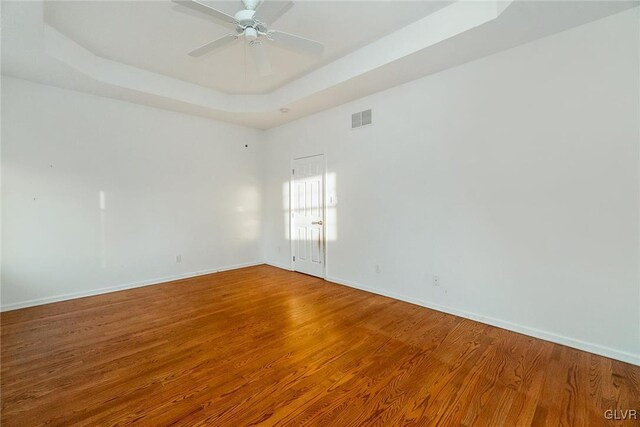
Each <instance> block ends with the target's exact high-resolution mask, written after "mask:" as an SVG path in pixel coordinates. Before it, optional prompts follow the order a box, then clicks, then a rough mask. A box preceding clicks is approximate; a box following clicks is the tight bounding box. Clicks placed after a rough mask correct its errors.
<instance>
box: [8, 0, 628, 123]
mask: <svg viewBox="0 0 640 427" xmlns="http://www.w3.org/2000/svg"><path fill="white" fill-rule="evenodd" d="M267 1H275V0H267ZM295 3H296V4H295V6H294V7H293V8H292V9H291V10H290V11H289V12H287V14H285V15H284V16H283V17H282V18H281V19H279V20H277V21H276V23H275V24H274V25H273V28H275V29H280V30H282V31H287V32H293V33H298V34H300V35H302V36H306V37H309V38H314V39H316V40H318V41H321V42H323V43H325V44H326V46H327V47H326V52H325V55H324V56H323V57H322V58H321V59H320V60H317V59H314V58H309V57H306V56H304V55H297V54H293V53H290V52H288V51H283V50H280V49H278V48H275V47H274V48H272V49H270V51H269V54H270V55H271V60H272V62H273V68H274V69H275V71H276V73H275V75H274V76H273V77H272V78H269V79H265V80H263V79H261V78H258V77H257V76H256V75H255V72H254V67H253V64H252V63H251V62H250V61H249V63H247V64H245V62H244V57H243V56H242V53H243V52H242V49H236V51H234V50H233V47H229V48H228V49H226V50H225V51H224V52H221V53H220V54H219V55H218V54H215V53H214V54H213V55H212V56H211V57H208V58H206V59H204V60H197V59H192V58H190V57H189V56H188V55H186V53H187V52H188V51H190V50H191V49H193V48H194V47H197V46H200V45H202V44H203V43H205V42H207V41H208V40H211V39H213V38H215V37H216V36H219V35H222V34H224V33H225V32H226V30H225V29H224V28H223V27H220V26H219V25H218V24H216V23H214V22H212V21H209V20H208V19H207V18H203V17H195V16H192V15H188V14H184V13H180V12H178V11H176V10H175V8H176V7H177V6H176V5H174V4H173V3H171V2H169V1H126V2H120V1H112V2H111V1H110V2H96V1H91V0H89V1H82V0H81V1H73V2H56V1H46V2H42V1H4V0H3V1H2V2H1V3H0V5H1V8H2V11H1V12H2V34H1V36H2V74H3V75H8V76H13V77H18V78H22V79H26V80H31V81H35V82H39V83H43V84H48V85H53V86H58V87H62V88H67V89H72V90H77V91H82V92H87V93H92V94H96V95H99V96H105V97H111V98H115V99H121V100H124V101H127V102H134V103H139V104H144V105H148V106H152V107H156V108H164V109H169V110H174V111H180V112H183V113H187V114H194V115H199V116H204V117H209V118H214V119H218V120H224V121H228V122H233V123H238V124H241V125H245V126H251V127H256V128H261V129H268V128H270V127H273V126H277V125H279V124H282V123H286V122H288V121H292V120H295V119H297V118H300V117H303V116H305V115H308V114H312V113H314V112H317V111H320V110H323V109H326V108H330V107H333V106H335V105H339V104H341V103H344V102H348V101H351V100H354V99H357V98H361V97H363V96H366V95H368V94H371V93H374V92H377V91H380V90H384V89H386V88H389V87H392V86H396V85H399V84H402V83H404V82H407V81H410V80H413V79H416V78H419V77H423V76H426V75H429V74H432V73H435V72H438V71H441V70H444V69H447V68H451V67H454V66H456V65H459V64H462V63H465V62H468V61H472V60H474V59H477V58H481V57H483V56H487V55H490V54H493V53H496V52H499V51H501V50H505V49H508V48H511V47H514V46H517V45H519V44H523V43H527V42H529V41H532V40H535V39H538V38H540V37H544V36H547V35H550V34H553V33H556V32H559V31H563V30H566V29H568V28H571V27H574V26H577V25H581V24H584V23H587V22H590V21H593V20H596V19H600V18H603V17H606V16H608V15H611V14H614V13H617V12H620V11H622V10H625V9H628V8H631V7H637V6H638V5H639V1H638V0H629V1H615V0H614V1H609V0H603V1H598V0H587V1H579V0H572V1H567V0H559V1H526V0H481V1H478V0H459V1H456V2H447V3H443V2H437V3H436V2H431V1H428V0H423V1H420V2H406V1H403V0H396V1H393V2H388V1H383V2H380V1H349V2H335V1H328V0H323V1H307V0H295ZM237 4H238V3H237V2H235V1H233V2H221V3H217V4H216V7H218V8H220V9H223V8H224V10H225V11H227V12H233V11H234V10H235V9H236V8H237V6H236V5H237ZM417 11H419V13H418V12H417ZM336 19H337V21H336ZM350 22H353V23H355V24H354V25H348V24H349V23H350ZM347 36H348V37H347ZM227 61H229V62H227ZM233 61H236V65H234V64H233ZM245 65H246V67H245ZM238 67H239V68H238ZM245 69H246V71H247V75H246V77H245V75H244V71H245ZM282 107H287V108H289V109H290V112H289V113H288V114H282V113H280V111H279V110H280V108H282ZM345 120H346V119H345ZM345 123H346V122H345ZM346 125H347V124H346Z"/></svg>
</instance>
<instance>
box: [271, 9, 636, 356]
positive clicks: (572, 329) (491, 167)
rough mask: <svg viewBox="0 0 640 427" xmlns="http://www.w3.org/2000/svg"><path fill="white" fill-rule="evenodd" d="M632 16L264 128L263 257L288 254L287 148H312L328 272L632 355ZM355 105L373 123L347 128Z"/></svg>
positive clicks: (284, 258)
mask: <svg viewBox="0 0 640 427" xmlns="http://www.w3.org/2000/svg"><path fill="white" fill-rule="evenodd" d="M638 22H639V14H638V8H635V9H633V10H631V11H629V12H624V13H622V14H618V15H615V16H612V17H609V18H606V19H604V20H600V21H597V22H594V23H591V24H587V25H584V26H581V27H578V28H574V29H572V30H569V31H567V32H563V33H560V34H556V35H553V36H550V37H548V38H545V39H541V40H538V41H536V42H533V43H531V44H527V45H523V46H520V47H518V48H515V49H512V50H509V51H505V52H502V53H500V54H496V55H493V56H490V57H487V58H484V59H481V60H478V61H475V62H472V63H468V64H465V65H463V66H460V67H457V68H454V69H450V70H448V71H444V72H441V73H439V74H436V75H432V76H429V77H426V78H423V79H420V80H417V81H414V82H411V83H409V84H406V85H403V86H400V87H396V88H393V89H391V90H388V91H385V92H381V93H378V94H375V95H373V96H369V97H367V98H363V99H361V100H358V101H355V102H352V103H350V104H347V105H343V106H340V107H337V108H334V109H331V110H328V111H325V112H322V113H319V114H316V115H314V116H310V117H307V118H304V119H302V120H299V121H297V122H293V123H290V124H287V125H284V126H282V127H279V128H275V129H272V130H270V131H268V132H267V141H268V142H267V153H266V158H267V162H268V166H267V170H266V194H265V240H264V252H265V259H266V260H267V262H269V263H272V264H274V265H279V266H284V267H289V266H290V265H291V263H290V259H291V253H290V250H289V243H288V240H287V239H288V232H287V230H288V216H287V215H286V208H287V206H288V194H287V191H288V177H289V171H290V161H291V159H292V158H295V157H300V156H305V155H310V154H316V153H324V154H325V156H326V160H327V179H328V185H327V199H328V198H329V197H331V196H336V197H337V199H336V200H337V201H336V203H335V204H334V205H333V206H328V208H327V210H328V218H327V223H328V224H327V234H328V237H329V241H328V245H327V250H328V254H327V278H328V279H329V280H334V281H338V282H341V283H345V284H350V285H352V286H356V287H362V288H367V289H371V290H373V291H375V292H378V293H382V294H386V295H391V296H395V297H398V298H401V299H405V300H409V301H414V302H417V303H420V304H423V305H426V306H431V307H436V308H438V309H441V310H445V311H449V312H453V313H458V314H462V315H465V316H468V317H472V318H477V319H482V320H484V321H485V322H488V323H493V324H496V325H500V326H505V327H507V328H510V329H514V330H519V331H522V332H525V333H528V334H530V335H535V336H538V337H542V338H545V339H549V340H553V341H557V342H561V343H566V344H569V345H572V346H575V347H578V348H583V349H587V350H590V351H593V352H596V353H600V354H605V355H609V356H612V357H616V358H619V359H622V360H627V361H631V362H634V363H639V364H640V285H639V283H640V281H639V268H640V266H639V233H640V227H639V195H640V188H639V154H640V149H639V137H640V127H639V121H640V106H639V95H640V86H639V79H640V77H639V76H640V74H639V48H640V46H639V37H638V36H639V24H638ZM367 108H373V117H374V124H373V126H371V127H366V128H361V129H358V130H351V129H350V128H349V126H350V114H351V113H352V112H356V111H361V110H364V109H367ZM375 264H379V265H380V268H381V272H380V273H379V274H377V273H376V272H375V267H374V266H375ZM433 275H439V277H440V286H439V287H434V286H433V285H432V276H433Z"/></svg>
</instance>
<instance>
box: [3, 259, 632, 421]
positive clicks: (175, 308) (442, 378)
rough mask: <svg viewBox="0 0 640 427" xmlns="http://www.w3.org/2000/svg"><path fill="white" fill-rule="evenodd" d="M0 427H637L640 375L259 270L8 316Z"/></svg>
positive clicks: (310, 280) (281, 273) (281, 272)
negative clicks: (628, 413) (631, 414)
mask: <svg viewBox="0 0 640 427" xmlns="http://www.w3.org/2000/svg"><path fill="white" fill-rule="evenodd" d="M0 326H1V328H2V330H1V337H0V338H1V344H2V345H1V352H0V358H1V360H0V361H1V366H0V387H1V390H0V391H1V396H0V400H1V408H0V409H1V416H0V422H1V424H2V425H3V426H26V425H29V426H35V425H59V426H68V425H87V426H95V425H114V424H117V425H139V424H142V425H154V426H160V425H175V424H178V425H221V426H228V425H234V426H241V425H286V426H288V425H339V426H349V425H381V426H388V425H420V426H422V425H425V426H426V425H455V426H459V425H463V426H471V425H480V426H488V425H496V426H499V425H504V426H528V425H545V426H548V425H552V426H556V425H567V426H580V425H585V426H586V425H616V426H623V427H624V426H632V425H638V420H636V421H633V420H630V421H629V420H627V421H622V420H606V419H605V418H604V411H605V410H607V409H609V410H624V409H636V410H638V411H639V412H640V367H638V366H634V365H630V364H626V363H623V362H619V361H614V360H611V359H607V358H604V357H600V356H596V355H592V354H589V353H585V352H581V351H578V350H575V349H571V348H568V347H563V346H560V345H556V344H552V343H549V342H545V341H542V340H538V339H534V338H531V337H527V336H524V335H520V334H517V333H514V332H510V331H506V330H503V329H499V328H494V327H491V326H488V325H485V324H482V323H478V322H473V321H471V320H467V319H462V318H459V317H456V316H451V315H448V314H444V313H440V312H436V311H433V310H429V309H426V308H423V307H419V306H416V305H412V304H408V303H404V302H401V301H397V300H393V299H390V298H386V297H382V296H378V295H374V294H370V293H367V292H363V291H359V290H356V289H352V288H348V287H345V286H340V285H336V284H333V283H330V282H325V281H323V280H320V279H317V278H314V277H311V276H306V275H302V274H298V273H293V272H289V271H285V270H280V269H277V268H274V267H270V266H265V265H262V266H256V267H249V268H244V269H239V270H234V271H228V272H223V273H216V274H211V275H206V276H200V277H195V278H191V279H184V280H179V281H175V282H170V283H164V284H159V285H154V286H147V287H143V288H136V289H131V290H127V291H121V292H114V293H110V294H104V295H99V296H95V297H88V298H82V299H76V300H72V301H65V302H60V303H55V304H48V305H43V306H38V307H31V308H26V309H22V310H15V311H10V312H6V313H2V314H1V315H0Z"/></svg>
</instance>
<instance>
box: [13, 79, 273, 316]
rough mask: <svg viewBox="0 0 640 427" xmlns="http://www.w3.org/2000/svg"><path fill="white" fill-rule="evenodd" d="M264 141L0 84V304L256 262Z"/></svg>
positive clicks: (111, 103)
mask: <svg viewBox="0 0 640 427" xmlns="http://www.w3.org/2000/svg"><path fill="white" fill-rule="evenodd" d="M261 137H262V133H261V132H260V131H256V130H253V129H248V128H241V127H237V126H232V125H227V124H222V123H217V122H214V121H211V120H205V119H201V118H196V117H191V116H187V115H182V114H179V113H174V112H168V111H163V110H157V109H153V108H149V107H144V106H140V105H134V104H129V103H125V102H121V101H115V100H111V99H106V98H100V97H96V96H92V95H87V94H81V93H78V92H72V91H67V90H62V89H57V88H53V87H49V86H43V85H38V84H33V83H28V82H26V81H22V80H16V79H13V78H9V77H4V76H3V77H2V209H3V210H2V229H3V235H2V255H3V259H2V292H1V297H2V307H3V308H4V309H7V308H14V307H19V306H24V305H32V304H34V303H40V302H46V301H51V300H57V299H64V298H69V297H73V296H78V295H86V294H92V293H95V292H99V291H101V290H104V289H102V288H113V287H118V286H124V287H126V286H130V285H135V284H141V283H156V282H158V281H162V280H165V279H170V278H173V277H176V276H186V275H190V274H194V273H197V272H203V271H212V270H213V271H215V270H217V269H219V268H223V267H230V266H236V265H239V264H246V263H256V262H259V261H260V260H261V254H260V243H259V241H260V232H261V230H260V221H261V197H262V183H261V179H262V148H263V145H261V144H260V142H262V141H261ZM245 144H247V145H248V148H245ZM100 192H104V204H103V206H102V207H101V204H100ZM178 254H181V255H182V262H181V263H176V255H178Z"/></svg>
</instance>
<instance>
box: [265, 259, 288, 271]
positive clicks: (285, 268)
mask: <svg viewBox="0 0 640 427" xmlns="http://www.w3.org/2000/svg"><path fill="white" fill-rule="evenodd" d="M264 264H267V265H270V266H271V267H276V268H281V269H283V270H289V271H293V268H292V267H291V266H290V265H285V264H280V263H278V262H271V261H265V262H264Z"/></svg>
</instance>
